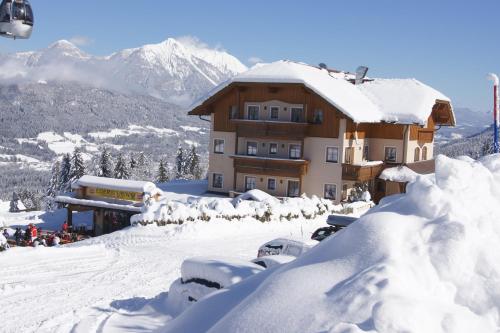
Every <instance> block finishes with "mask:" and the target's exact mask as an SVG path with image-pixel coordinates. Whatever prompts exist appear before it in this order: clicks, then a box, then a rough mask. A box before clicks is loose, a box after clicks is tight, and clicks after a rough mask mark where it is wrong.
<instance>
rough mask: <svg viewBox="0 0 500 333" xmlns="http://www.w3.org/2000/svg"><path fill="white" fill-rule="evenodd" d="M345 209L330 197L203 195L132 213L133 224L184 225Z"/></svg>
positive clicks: (288, 217) (280, 218)
mask: <svg viewBox="0 0 500 333" xmlns="http://www.w3.org/2000/svg"><path fill="white" fill-rule="evenodd" d="M344 211H345V209H344V208H343V207H342V206H341V205H335V204H333V202H332V201H330V200H325V199H321V198H318V197H317V196H313V197H311V198H309V197H306V196H302V197H300V198H284V199H282V200H274V201H272V200H267V201H262V202H258V201H252V200H242V201H239V202H236V203H235V206H233V204H232V200H231V199H229V198H210V197H202V198H198V199H193V200H190V201H188V202H186V203H183V202H175V201H170V202H160V203H158V204H155V205H152V206H149V207H147V208H145V210H144V212H143V213H142V214H138V215H134V216H133V217H132V219H131V223H132V225H136V224H141V225H145V224H151V223H156V224H158V225H166V224H183V223H185V222H190V221H207V222H208V221H211V220H213V219H223V220H228V221H233V220H241V219H244V218H253V219H256V220H258V221H261V222H269V221H291V220H294V219H298V218H300V219H308V220H309V219H315V218H316V217H318V216H321V215H324V214H331V213H341V212H344Z"/></svg>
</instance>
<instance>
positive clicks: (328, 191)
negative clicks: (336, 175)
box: [324, 184, 337, 200]
mask: <svg viewBox="0 0 500 333" xmlns="http://www.w3.org/2000/svg"><path fill="white" fill-rule="evenodd" d="M324 197H325V199H330V200H337V185H335V184H325V193H324Z"/></svg>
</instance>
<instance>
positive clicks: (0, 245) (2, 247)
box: [0, 233, 10, 252]
mask: <svg viewBox="0 0 500 333" xmlns="http://www.w3.org/2000/svg"><path fill="white" fill-rule="evenodd" d="M9 248H10V246H9V243H7V238H5V236H4V235H3V233H1V234H0V252H2V251H6V250H8V249H9Z"/></svg>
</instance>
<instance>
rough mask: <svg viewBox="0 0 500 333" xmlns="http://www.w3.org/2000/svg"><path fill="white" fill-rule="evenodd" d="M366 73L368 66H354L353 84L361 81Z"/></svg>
mask: <svg viewBox="0 0 500 333" xmlns="http://www.w3.org/2000/svg"><path fill="white" fill-rule="evenodd" d="M366 73H368V67H366V66H359V67H358V68H356V82H355V84H361V83H363V79H364V78H365V76H366Z"/></svg>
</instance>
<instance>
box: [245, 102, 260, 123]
mask: <svg viewBox="0 0 500 333" xmlns="http://www.w3.org/2000/svg"><path fill="white" fill-rule="evenodd" d="M247 110H248V119H249V120H259V111H260V106H258V105H249V106H248V109H247Z"/></svg>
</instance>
